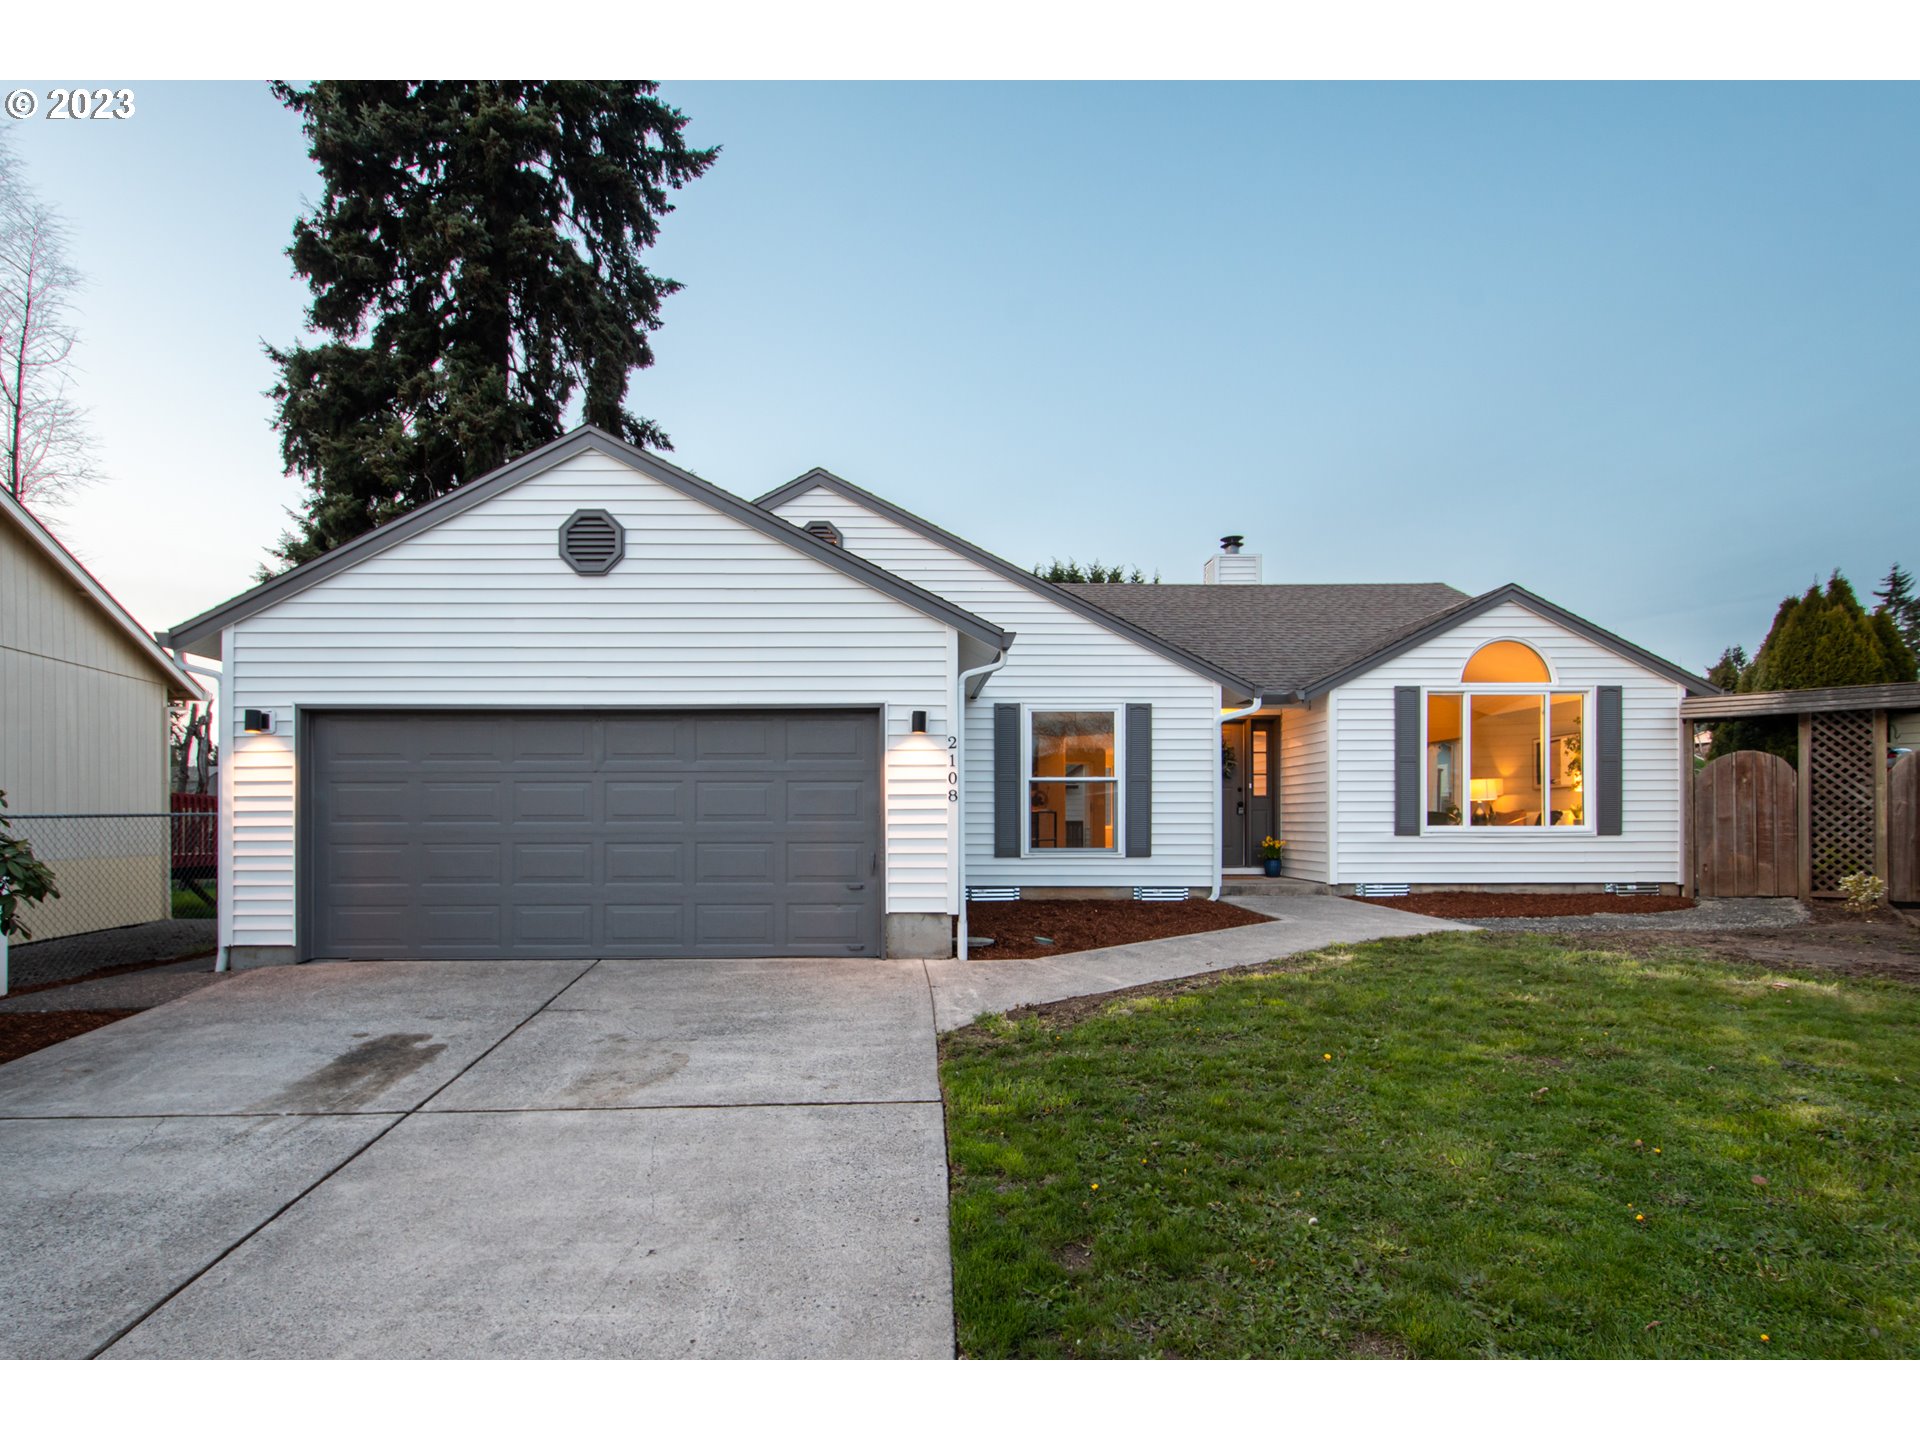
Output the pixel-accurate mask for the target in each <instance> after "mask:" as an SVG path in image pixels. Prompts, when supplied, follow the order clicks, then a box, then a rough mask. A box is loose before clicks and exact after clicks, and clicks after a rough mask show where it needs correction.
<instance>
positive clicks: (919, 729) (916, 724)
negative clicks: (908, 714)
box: [913, 710, 927, 735]
mask: <svg viewBox="0 0 1920 1440" xmlns="http://www.w3.org/2000/svg"><path fill="white" fill-rule="evenodd" d="M913 733H914V734H916V735H924V734H926V733H927V712H926V711H924V710H916V711H914V712H913Z"/></svg>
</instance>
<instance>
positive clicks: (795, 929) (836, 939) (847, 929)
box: [787, 903, 863, 948]
mask: <svg viewBox="0 0 1920 1440" xmlns="http://www.w3.org/2000/svg"><path fill="white" fill-rule="evenodd" d="M862 918H863V912H862V910H861V907H860V906H858V905H836V904H831V903H829V904H823V905H789V906H787V933H788V934H789V935H791V936H792V937H793V938H794V939H795V940H799V941H802V942H807V943H817V944H821V945H832V946H835V947H837V948H844V947H845V946H848V945H851V944H853V943H855V942H856V941H858V940H859V938H860V925H861V922H862Z"/></svg>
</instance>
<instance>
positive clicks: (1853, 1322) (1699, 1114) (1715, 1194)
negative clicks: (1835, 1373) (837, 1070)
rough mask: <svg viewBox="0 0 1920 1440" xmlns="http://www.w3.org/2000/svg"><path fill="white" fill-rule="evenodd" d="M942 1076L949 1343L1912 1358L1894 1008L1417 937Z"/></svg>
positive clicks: (1682, 955) (1462, 938) (1917, 1185)
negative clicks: (951, 1312)
mask: <svg viewBox="0 0 1920 1440" xmlns="http://www.w3.org/2000/svg"><path fill="white" fill-rule="evenodd" d="M1777 982H1784V988H1778V984H1777ZM942 1077H943V1083H944V1086H945V1090H946V1096H947V1130H948V1137H949V1139H948V1144H949V1148H950V1156H951V1160H952V1164H953V1212H952V1229H953V1253H954V1286H955V1302H956V1307H957V1310H958V1314H959V1330H960V1346H961V1349H962V1351H963V1352H964V1353H966V1354H968V1355H973V1356H1017V1355H1025V1356H1074V1355H1078V1356H1137V1355H1187V1356H1229V1355H1303V1356H1307V1355H1311V1356H1328V1355H1331V1356H1339V1355H1354V1354H1361V1355H1365V1354H1411V1355H1417V1356H1474V1355H1515V1356H1521V1355H1532V1356H1627V1357H1654V1356H1738V1355H1767V1356H1809V1355H1812V1356H1914V1355H1920V1241H1917V1240H1916V1235H1920V990H1915V989H1914V988H1912V987H1901V986H1897V985H1894V984H1891V983H1879V982H1869V981H1860V980H1839V979H1827V978H1824V977H1815V976H1809V975H1806V974H1802V973H1793V974H1777V975H1776V974H1769V973H1766V972H1763V971H1760V970H1754V969H1743V968H1739V967H1733V966H1728V965H1725V964H1720V963H1716V962H1712V961H1707V960H1704V959H1698V958H1693V957H1690V956H1689V955H1688V954H1687V953H1686V952H1684V951H1668V952H1662V953H1659V954H1656V955H1653V956H1647V955H1640V956H1633V955H1627V954H1622V953H1606V952H1604V951H1599V950H1589V951H1581V950H1573V949H1569V948H1566V946H1565V945H1563V944H1561V943H1558V942H1555V941H1552V940H1549V939H1545V938H1541V937H1532V936H1508V937H1492V936H1474V935H1443V936H1430V937H1426V938H1422V939H1417V940H1400V941H1389V942H1384V943H1380V944H1375V945H1367V946H1361V947H1358V948H1355V949H1339V950H1334V951H1329V952H1326V953H1323V954H1320V955H1317V956H1312V957H1307V958H1305V959H1302V960H1299V961H1292V962H1287V965H1286V967H1284V968H1276V969H1274V970H1272V971H1268V972H1262V973H1257V974H1253V975H1250V976H1245V977H1239V978H1234V979H1230V980H1226V981H1223V982H1218V983H1204V982H1195V983H1194V985H1193V988H1191V989H1190V990H1188V991H1187V992H1186V993H1181V994H1175V995H1168V996H1159V997H1144V998H1138V997H1137V998H1132V999H1119V1000H1116V1001H1114V1002H1112V1003H1111V1004H1108V1005H1106V1006H1105V1007H1103V1008H1101V1009H1100V1010H1099V1011H1098V1012H1097V1013H1094V1014H1092V1015H1090V1016H1088V1017H1087V1018H1084V1019H1081V1020H1079V1021H1077V1022H1051V1023H1050V1022H1048V1021H1046V1020H1034V1019H1029V1020H1025V1021H1021V1022H1017V1023H1016V1022H1008V1021H1004V1020H995V1021H987V1022H983V1023H982V1024H980V1025H977V1026H974V1027H972V1028H971V1029H968V1030H965V1031H961V1032H959V1033H957V1034H955V1035H952V1036H950V1037H948V1039H947V1041H946V1043H945V1045H944V1047H943V1059H942ZM1755 1176H1759V1177H1762V1178H1764V1180H1765V1182H1766V1183H1765V1184H1764V1185H1761V1184H1756V1183H1755V1180H1754V1177H1755ZM1656 1322H1657V1323H1656ZM1763 1337H1766V1338H1764V1339H1763Z"/></svg>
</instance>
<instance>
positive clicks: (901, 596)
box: [158, 426, 1010, 653]
mask: <svg viewBox="0 0 1920 1440" xmlns="http://www.w3.org/2000/svg"><path fill="white" fill-rule="evenodd" d="M587 450H597V451H599V452H601V453H602V454H605V455H610V456H612V457H613V458H615V459H617V460H621V461H623V462H625V463H626V464H629V465H631V466H633V468H635V469H636V470H639V471H641V472H642V473H644V474H649V475H652V476H653V477H654V478H655V479H658V480H661V481H663V482H664V483H666V484H668V485H669V486H671V487H672V488H674V489H677V490H679V491H680V492H681V493H683V494H686V495H688V496H689V497H690V498H694V499H697V500H700V501H702V502H703V503H706V504H709V505H711V506H713V507H714V508H715V509H717V510H719V511H721V512H722V513H723V514H729V515H731V516H733V518H735V519H737V520H739V521H741V522H742V523H743V524H745V525H747V526H749V527H750V528H752V529H755V530H758V531H760V532H761V533H762V534H765V535H769V536H772V537H773V538H774V539H776V540H779V541H781V542H782V543H783V544H787V545H791V546H792V547H793V548H794V549H796V550H799V551H800V552H802V553H803V554H807V555H811V556H812V557H813V558H815V559H817V560H820V561H821V562H822V563H824V564H826V565H828V566H830V567H831V568H833V569H835V570H838V571H840V572H841V573H842V574H845V575H848V576H850V577H851V578H853V579H856V580H859V581H861V582H862V583H864V584H867V585H870V586H872V587H873V588H874V589H876V590H879V591H881V592H882V593H884V594H887V595H889V596H891V598H893V599H896V600H898V601H900V602H901V603H903V604H905V605H908V606H910V607H911V608H913V609H916V610H919V611H921V612H922V613H923V614H926V615H929V616H931V617H932V618H934V619H937V620H939V621H941V622H942V623H944V624H946V625H949V626H950V627H952V628H953V629H955V630H958V631H960V632H961V633H962V634H965V635H971V636H973V637H974V638H975V639H977V640H980V641H981V642H983V643H984V644H988V645H992V646H994V647H995V648H996V649H1004V648H1005V647H1006V646H1007V644H1008V643H1009V642H1010V637H1009V636H1008V633H1007V632H1006V631H1005V630H1003V629H1001V628H1000V627H999V626H997V625H995V624H993V623H992V622H991V621H988V620H984V619H982V618H981V617H980V616H978V615H975V614H973V613H972V612H971V611H969V610H965V609H962V608H961V607H960V606H958V605H955V604H954V603H953V602H951V601H950V600H947V599H945V598H943V597H941V596H939V595H935V594H934V593H933V592H932V591H929V590H925V589H922V588H921V587H920V586H918V585H915V584H913V583H912V582H911V581H908V580H903V579H901V578H900V577H899V576H897V575H895V574H893V573H892V572H891V571H889V570H885V569H883V568H881V567H880V566H878V565H875V564H874V563H873V562H872V561H870V560H864V559H862V558H861V557H859V556H857V555H854V554H852V553H851V552H849V551H846V550H842V549H841V548H840V547H838V546H836V545H830V544H828V543H827V542H825V541H824V540H820V539H817V538H816V537H814V536H812V535H809V534H807V533H806V531H804V530H802V529H800V528H799V527H798V526H796V525H790V524H788V523H787V522H786V521H785V520H782V519H780V518H779V517H778V516H774V515H770V514H768V513H767V512H766V511H764V510H762V509H760V507H758V506H756V505H754V504H751V503H750V502H748V501H746V500H742V499H741V498H740V497H739V496H737V495H733V494H730V493H728V492H727V491H725V490H722V489H720V487H719V486H717V485H714V484H712V483H711V482H710V481H707V480H703V479H701V478H700V477H699V476H698V475H695V474H693V473H692V472H691V471H688V470H682V469H681V468H680V467H679V466H677V465H673V464H670V463H668V462H667V461H665V460H662V459H661V458H660V457H659V456H657V455H652V454H649V453H648V452H647V451H645V450H642V449H640V448H639V447H638V446H637V445H629V444H628V443H627V442H626V441H624V440H622V439H620V438H619V437H618V436H614V435H609V434H608V433H607V432H606V431H604V430H598V429H595V428H594V427H592V426H581V427H580V428H578V429H576V430H572V431H569V432H568V433H567V434H565V435H563V436H561V437H560V438H559V439H558V440H554V441H550V442H549V443H547V444H545V445H543V446H541V447H540V448H539V449H538V450H533V451H529V452H528V453H527V454H525V455H522V456H521V457H520V458H519V459H517V460H513V461H509V462H508V463H507V464H505V465H503V466H501V467H500V468H499V469H498V470H495V471H492V472H490V473H489V474H486V475H482V476H480V477H479V478H477V479H474V480H470V481H468V482H467V483H466V484H464V485H461V486H460V487H458V488H457V489H455V490H452V491H449V492H448V493H447V494H445V495H442V496H441V497H440V498H439V499H437V500H432V501H429V502H428V503H427V504H425V505H422V506H420V507H419V508H418V509H416V510H413V511H410V512H409V513H408V514H406V515H404V516H402V517H400V518H399V519H397V520H392V521H389V522H388V523H387V524H385V525H382V526H380V527H379V528H378V529H377V530H370V531H368V532H367V533H366V534H365V535H361V536H358V537H357V538H355V539H353V540H350V541H348V542H347V543H346V544H344V545H342V546H340V547H338V548H337V549H334V550H330V551H328V552H327V553H326V554H325V555H321V556H319V557H317V558H315V559H313V560H309V561H307V562H306V564H304V565H297V566H295V567H294V568H293V569H291V570H288V571H286V572H285V573H284V574H280V575H276V576H274V577H273V578H272V579H271V580H265V581H262V582H261V583H260V584H258V585H256V586H254V587H253V588H252V589H251V590H247V591H244V592H242V593H241V594H239V595H236V596H234V597H233V598H232V599H231V600H228V601H226V602H225V603H223V604H220V605H216V606H214V607H213V608H212V609H210V610H206V611H203V612H202V613H200V614H199V615H196V616H194V617H193V618H192V619H191V620H187V621H184V622H183V623H181V624H179V625H176V626H174V627H173V629H171V630H167V631H162V632H159V634H158V638H159V639H160V643H161V644H164V645H169V646H172V647H174V648H177V649H193V647H194V646H196V645H198V644H203V643H204V642H205V641H206V639H207V638H208V637H209V636H211V635H218V634H219V633H220V632H221V631H222V630H224V629H226V628H227V627H228V626H229V625H233V624H237V623H238V622H240V621H242V620H245V619H247V618H248V617H250V616H253V615H257V614H259V613H260V612H261V611H263V610H266V609H268V608H270V607H271V606H274V605H277V604H279V603H280V602H281V601H283V600H286V599H289V598H291V597H292V596H294V595H297V594H299V593H300V592H302V591H303V590H307V589H310V588H311V587H312V586H314V585H317V584H319V583H320V582H321V581H322V580H325V579H327V578H328V577H329V576H331V575H333V574H335V573H336V572H338V571H341V570H345V569H348V568H351V567H352V566H354V565H356V564H358V563H359V562H360V561H362V560H367V559H371V558H372V557H373V556H375V555H378V554H380V553H381V552H382V551H384V550H388V549H391V548H392V547H393V546H395V545H397V544H399V543H400V542H401V541H403V540H406V539H408V538H410V537H412V536H414V535H417V534H420V533H421V532H422V531H425V530H429V529H431V528H432V527H433V526H435V525H438V524H440V523H441V522H442V521H444V520H449V519H452V518H453V517H454V516H455V515H458V514H461V513H462V512H464V511H466V510H470V509H472V508H473V507H474V506H476V505H478V504H480V503H481V502H482V501H484V500H487V499H489V498H490V497H492V496H494V495H496V494H499V493H500V492H501V491H503V490H508V489H511V488H512V487H513V486H515V485H518V484H520V483H521V482H523V481H525V480H529V479H531V478H533V476H535V475H537V474H539V473H540V472H542V471H544V470H549V469H551V468H553V467H554V466H555V465H559V464H561V463H563V462H565V461H567V460H571V459H572V458H573V457H574V456H576V455H579V454H581V453H583V452H585V451H587ZM195 653H209V652H205V651H196V652H195Z"/></svg>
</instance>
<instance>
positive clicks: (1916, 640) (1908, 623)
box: [1873, 564, 1920, 654]
mask: <svg viewBox="0 0 1920 1440" xmlns="http://www.w3.org/2000/svg"><path fill="white" fill-rule="evenodd" d="M1873 598H1874V599H1876V600H1878V601H1879V602H1880V603H1879V604H1878V605H1877V606H1875V607H1874V612H1873V613H1874V614H1876V615H1885V616H1886V617H1887V618H1888V619H1889V620H1891V621H1892V622H1893V624H1894V627H1895V628H1896V629H1898V630H1899V632H1900V638H1901V639H1902V640H1904V641H1905V642H1906V645H1907V649H1909V650H1911V651H1913V652H1914V653H1915V654H1920V595H1916V594H1914V591H1913V576H1911V575H1909V574H1908V573H1907V572H1906V571H1905V570H1903V569H1901V568H1900V566H1899V565H1898V564H1896V565H1895V566H1894V567H1893V568H1892V569H1891V570H1889V571H1888V572H1887V578H1886V579H1885V580H1882V581H1881V582H1880V588H1879V589H1878V590H1876V591H1874V592H1873Z"/></svg>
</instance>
